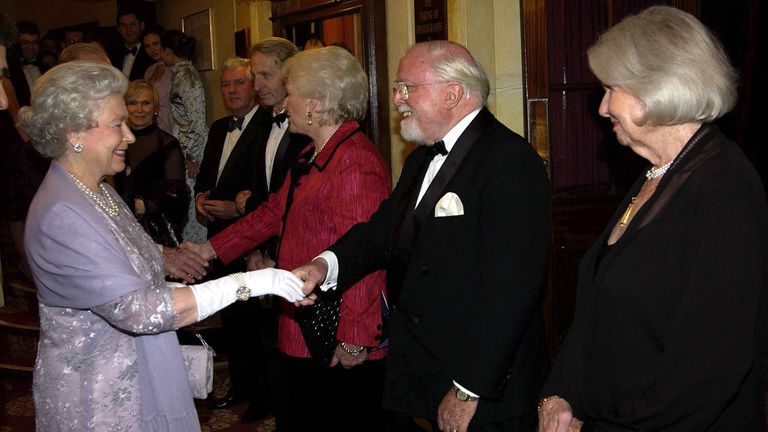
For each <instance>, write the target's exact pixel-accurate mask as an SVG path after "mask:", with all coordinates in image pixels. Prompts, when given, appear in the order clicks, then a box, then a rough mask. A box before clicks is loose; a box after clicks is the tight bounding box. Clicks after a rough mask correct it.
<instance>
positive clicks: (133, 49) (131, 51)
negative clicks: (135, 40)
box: [125, 45, 139, 57]
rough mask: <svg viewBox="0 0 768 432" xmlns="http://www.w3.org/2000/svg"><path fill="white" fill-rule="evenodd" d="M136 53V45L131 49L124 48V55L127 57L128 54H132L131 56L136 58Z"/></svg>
mask: <svg viewBox="0 0 768 432" xmlns="http://www.w3.org/2000/svg"><path fill="white" fill-rule="evenodd" d="M138 52H139V46H138V45H136V46H135V47H133V48H128V47H126V48H125V54H126V55H128V54H133V56H134V57H136V54H137V53H138Z"/></svg>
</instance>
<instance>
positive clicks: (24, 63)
mask: <svg viewBox="0 0 768 432" xmlns="http://www.w3.org/2000/svg"><path fill="white" fill-rule="evenodd" d="M21 65H22V66H27V65H35V66H37V59H33V60H25V59H21Z"/></svg>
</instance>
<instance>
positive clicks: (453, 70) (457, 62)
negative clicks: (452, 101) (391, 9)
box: [411, 40, 491, 105]
mask: <svg viewBox="0 0 768 432" xmlns="http://www.w3.org/2000/svg"><path fill="white" fill-rule="evenodd" d="M421 47H425V48H426V49H427V51H428V52H429V54H430V57H431V58H432V62H431V64H432V69H433V70H434V72H435V75H436V76H437V78H439V79H440V80H442V81H453V82H457V83H459V84H461V87H462V89H464V92H465V93H467V94H470V95H476V96H478V97H479V98H480V100H481V101H482V103H483V105H485V104H486V103H487V101H488V95H489V94H490V93H491V84H490V83H489V82H488V76H487V75H486V74H485V71H484V70H483V68H482V67H480V65H479V64H478V63H477V61H476V60H475V58H474V57H473V56H472V53H470V52H469V50H468V49H467V48H466V47H464V46H463V45H461V44H458V43H456V42H451V41H447V40H436V41H429V42H421V43H418V44H415V45H414V46H413V47H411V49H414V48H421Z"/></svg>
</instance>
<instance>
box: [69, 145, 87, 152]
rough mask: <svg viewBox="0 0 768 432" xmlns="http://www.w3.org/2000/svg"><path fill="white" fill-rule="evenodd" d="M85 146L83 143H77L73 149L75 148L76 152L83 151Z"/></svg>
mask: <svg viewBox="0 0 768 432" xmlns="http://www.w3.org/2000/svg"><path fill="white" fill-rule="evenodd" d="M84 148H85V146H84V145H83V143H77V144H75V145H73V146H72V150H74V151H75V153H82V152H83V149H84Z"/></svg>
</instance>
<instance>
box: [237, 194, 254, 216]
mask: <svg viewBox="0 0 768 432" xmlns="http://www.w3.org/2000/svg"><path fill="white" fill-rule="evenodd" d="M251 195H252V194H251V191H249V190H244V191H240V192H238V193H237V195H235V206H236V207H237V212H238V213H240V214H245V204H246V203H247V202H248V198H250V197H251Z"/></svg>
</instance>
